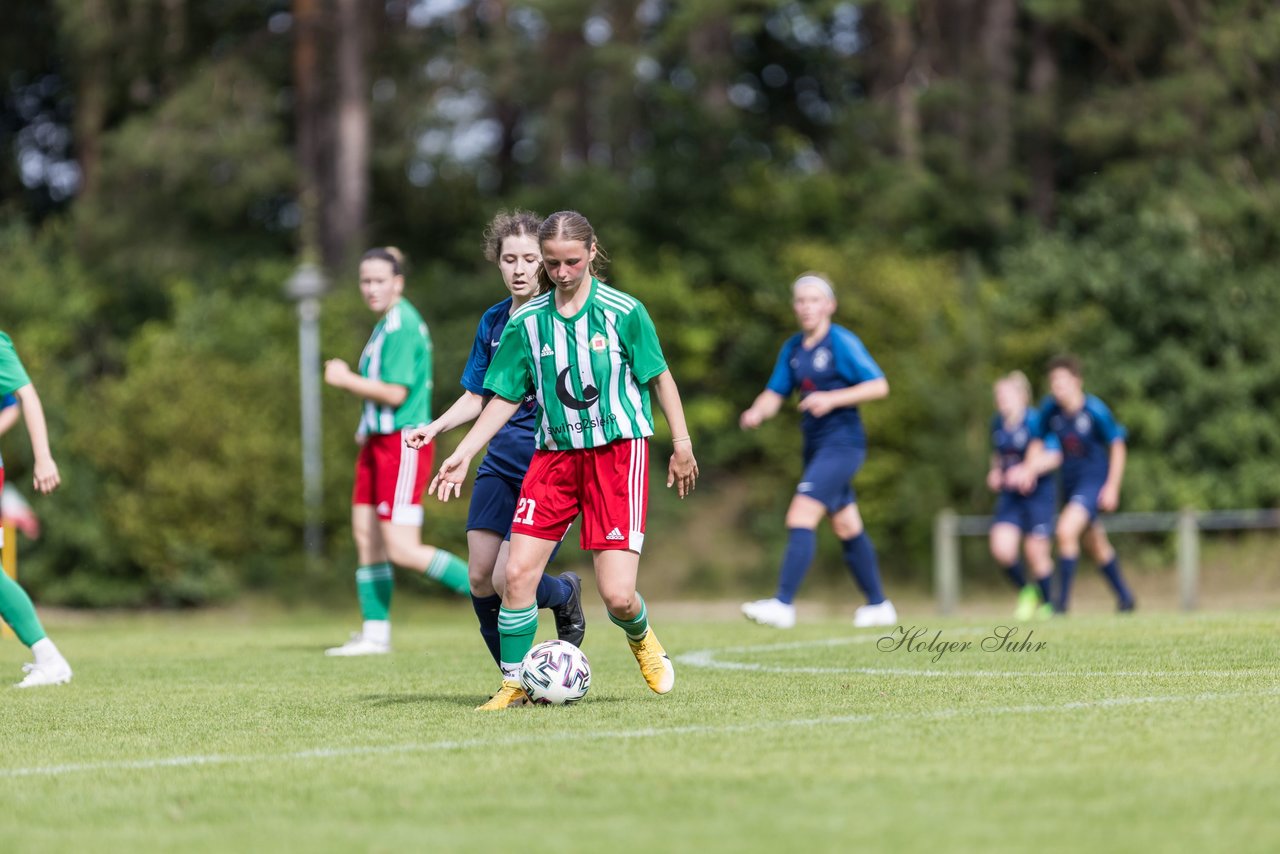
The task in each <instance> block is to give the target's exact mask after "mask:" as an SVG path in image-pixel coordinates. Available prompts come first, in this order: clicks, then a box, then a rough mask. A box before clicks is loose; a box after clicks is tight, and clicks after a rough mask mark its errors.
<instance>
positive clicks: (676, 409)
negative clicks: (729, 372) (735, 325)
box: [649, 370, 776, 498]
mask: <svg viewBox="0 0 1280 854" xmlns="http://www.w3.org/2000/svg"><path fill="white" fill-rule="evenodd" d="M649 387H650V389H652V391H653V394H654V397H656V398H657V399H658V405H659V406H661V407H662V414H663V415H665V416H666V417H667V425H668V426H669V427H671V440H672V442H673V446H672V452H671V460H670V462H668V464H667V488H668V489H670V488H671V486H672V485H674V486H675V487H676V492H677V493H679V495H680V497H681V498H684V497H685V496H686V495H688V494H689V493H690V492H693V490H694V487H695V485H696V484H697V482H698V461H697V460H696V459H694V456H693V439H692V438H690V436H689V425H688V424H686V423H685V420H684V404H682V403H681V402H680V389H679V388H678V387H677V386H676V380H675V377H673V376H671V371H669V370H668V371H663V372H662V373H660V374H658V375H657V376H656V377H654V378H653V380H651V381H650V383H649ZM775 396H776V395H775Z"/></svg>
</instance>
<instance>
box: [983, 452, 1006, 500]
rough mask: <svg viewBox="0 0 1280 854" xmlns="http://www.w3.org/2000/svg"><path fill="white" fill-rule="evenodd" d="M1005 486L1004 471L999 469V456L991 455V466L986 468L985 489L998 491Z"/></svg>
mask: <svg viewBox="0 0 1280 854" xmlns="http://www.w3.org/2000/svg"><path fill="white" fill-rule="evenodd" d="M1004 486H1005V472H1004V471H1002V470H1001V469H1000V458H999V457H998V456H996V455H995V454H992V455H991V466H990V467H989V468H988V469H987V489H990V490H991V491H992V492H999V491H1000V490H1002V489H1004Z"/></svg>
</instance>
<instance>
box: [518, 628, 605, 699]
mask: <svg viewBox="0 0 1280 854" xmlns="http://www.w3.org/2000/svg"><path fill="white" fill-rule="evenodd" d="M521 666H522V668H523V669H522V671H521V675H520V681H521V683H522V684H523V685H524V691H525V693H526V694H528V695H529V699H530V700H532V701H533V702H535V703H539V704H542V705H547V706H567V705H569V704H570V703H576V702H578V701H579V700H581V699H582V698H583V697H585V696H586V694H587V689H588V688H590V687H591V664H590V662H588V661H587V657H586V656H585V655H583V654H582V650H580V649H578V648H577V647H576V646H574V645H573V644H571V643H569V642H568V641H562V640H549V641H545V642H543V643H540V644H538V645H537V646H535V647H534V648H533V649H531V650H529V654H528V655H526V656H525V657H524V661H523V662H522V664H521Z"/></svg>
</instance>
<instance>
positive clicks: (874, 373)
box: [767, 324, 884, 448]
mask: <svg viewBox="0 0 1280 854" xmlns="http://www.w3.org/2000/svg"><path fill="white" fill-rule="evenodd" d="M883 376H884V371H882V370H880V366H879V365H877V364H876V360H875V359H873V358H871V354H870V353H869V352H867V347H866V345H865V344H863V343H862V340H861V339H860V338H858V336H857V335H854V334H853V333H852V332H850V331H849V330H848V329H845V328H844V327H843V326H837V325H835V324H832V325H831V329H830V330H829V331H828V332H827V334H826V336H825V337H823V339H822V340H821V341H819V342H818V343H816V344H814V345H813V346H812V347H808V348H806V347H805V346H804V333H800V332H798V333H796V334H795V335H792V336H791V337H790V338H788V339H787V341H786V343H785V344H783V345H782V351H781V352H780V353H778V361H777V363H776V364H775V365H774V368H773V375H772V376H770V377H769V384H768V386H767V387H768V389H769V390H770V391H772V392H775V393H777V394H780V395H782V396H783V397H787V396H789V395H790V394H791V392H792V391H794V390H796V389H799V391H800V397H801V399H803V398H804V397H805V396H806V395H808V394H809V393H811V392H815V391H834V390H835V389H841V388H848V387H850V386H854V385H858V384H859V383H864V382H867V381H869V380H877V379H880V378H882V377H883ZM800 424H801V429H803V430H804V441H805V446H806V447H809V448H814V447H817V446H820V445H834V444H849V445H857V446H865V445H866V443H867V435H866V431H865V429H864V428H863V426H862V416H861V415H860V414H859V413H858V407H856V406H846V407H843V408H841V409H835V410H832V411H831V412H829V413H827V414H826V415H824V416H822V417H821V418H817V417H815V416H813V415H810V414H809V413H807V412H806V413H805V414H804V416H803V417H802V418H801V422H800Z"/></svg>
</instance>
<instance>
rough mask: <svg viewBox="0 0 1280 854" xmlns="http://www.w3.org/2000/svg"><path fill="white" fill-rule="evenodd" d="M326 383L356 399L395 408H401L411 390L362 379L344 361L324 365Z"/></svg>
mask: <svg viewBox="0 0 1280 854" xmlns="http://www.w3.org/2000/svg"><path fill="white" fill-rule="evenodd" d="M324 381H325V382H326V383H328V384H329V385H331V386H333V387H334V388H338V389H342V390H343V391H347V392H350V393H351V394H354V395H355V396H356V397H363V398H364V399H365V400H372V401H373V402H374V403H381V404H382V405H383V406H390V407H393V408H398V407H399V406H401V405H402V404H403V403H404V402H405V400H406V399H408V397H409V389H408V388H407V387H406V386H402V385H396V384H394V383H384V382H382V381H380V380H371V379H369V378H368V377H362V376H360V375H359V374H358V373H356V372H355V371H353V370H351V366H350V365H348V364H347V363H346V362H345V361H344V360H342V359H330V360H329V361H327V362H325V363H324Z"/></svg>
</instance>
